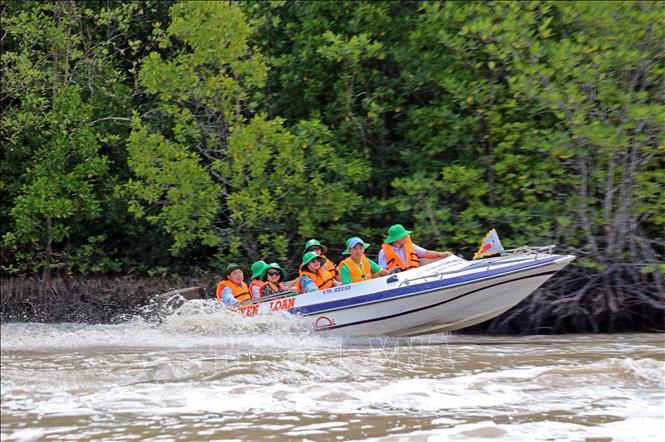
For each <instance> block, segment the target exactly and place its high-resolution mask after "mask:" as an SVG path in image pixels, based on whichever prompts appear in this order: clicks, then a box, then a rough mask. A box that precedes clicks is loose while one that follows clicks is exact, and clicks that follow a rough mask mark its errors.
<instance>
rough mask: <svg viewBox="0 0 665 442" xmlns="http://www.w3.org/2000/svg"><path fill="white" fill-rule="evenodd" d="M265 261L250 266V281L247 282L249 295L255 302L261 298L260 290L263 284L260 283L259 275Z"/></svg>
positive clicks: (263, 268) (261, 272)
mask: <svg viewBox="0 0 665 442" xmlns="http://www.w3.org/2000/svg"><path fill="white" fill-rule="evenodd" d="M267 265H268V264H266V262H265V261H256V262H255V263H254V264H252V280H251V281H250V282H249V293H250V294H251V295H252V299H254V300H257V299H259V298H260V297H261V288H262V287H263V285H264V284H265V283H264V282H262V281H261V275H262V274H263V271H264V270H265V268H266V266H267Z"/></svg>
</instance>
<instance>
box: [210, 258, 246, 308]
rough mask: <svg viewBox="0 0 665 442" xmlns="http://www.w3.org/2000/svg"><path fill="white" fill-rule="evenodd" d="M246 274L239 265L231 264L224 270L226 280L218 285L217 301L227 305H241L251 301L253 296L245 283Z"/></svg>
mask: <svg viewBox="0 0 665 442" xmlns="http://www.w3.org/2000/svg"><path fill="white" fill-rule="evenodd" d="M244 278H245V274H244V273H243V271H242V267H240V266H239V265H238V264H229V265H228V266H226V270H224V279H222V280H221V281H219V284H217V290H216V292H215V294H216V295H217V300H218V301H220V302H223V303H224V304H227V305H234V304H239V303H241V302H245V301H249V300H251V299H252V295H250V294H249V288H248V287H247V284H245V282H244V281H243V279H244Z"/></svg>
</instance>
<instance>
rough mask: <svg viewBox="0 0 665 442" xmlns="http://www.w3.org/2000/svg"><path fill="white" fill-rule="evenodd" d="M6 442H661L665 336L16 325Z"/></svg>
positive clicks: (4, 416) (7, 372)
mask: <svg viewBox="0 0 665 442" xmlns="http://www.w3.org/2000/svg"><path fill="white" fill-rule="evenodd" d="M1 330H2V340H1V344H2V362H1V366H0V368H1V374H2V381H1V397H0V399H1V425H0V427H1V428H0V432H1V438H2V440H3V441H32V440H58V441H61V440H118V441H126V440H159V441H171V440H192V441H200V440H340V441H341V440H380V441H420V440H422V441H438V440H456V441H472V440H473V441H487V440H497V441H498V440H501V441H504V440H510V441H559V440H561V441H568V440H573V441H652V440H653V441H656V440H658V441H660V440H663V439H662V437H663V435H665V403H664V400H665V392H664V389H665V349H664V345H665V337H664V335H662V334H634V335H567V336H531V337H487V336H465V335H433V336H424V337H419V338H412V339H399V340H398V339H388V338H371V339H370V338H366V339H360V338H339V337H326V336H323V335H320V334H315V333H311V332H309V331H308V323H305V322H303V321H302V320H300V319H299V318H295V317H292V316H288V315H286V314H285V315H284V316H273V315H271V316H270V317H269V318H246V319H242V318H237V317H236V315H232V314H229V313H227V312H222V311H211V310H210V309H206V308H201V306H199V308H198V309H197V308H194V307H192V308H189V309H188V310H185V311H180V312H178V314H176V315H173V316H172V317H169V318H167V319H166V320H165V321H164V322H162V323H161V324H159V325H156V324H150V323H146V322H145V321H143V320H141V319H138V318H135V319H132V320H129V321H127V322H124V323H121V324H117V325H86V324H35V323H28V324H25V323H5V324H2V326H1Z"/></svg>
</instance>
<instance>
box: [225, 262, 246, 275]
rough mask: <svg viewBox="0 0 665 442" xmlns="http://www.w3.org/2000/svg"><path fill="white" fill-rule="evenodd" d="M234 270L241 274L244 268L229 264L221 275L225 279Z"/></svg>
mask: <svg viewBox="0 0 665 442" xmlns="http://www.w3.org/2000/svg"><path fill="white" fill-rule="evenodd" d="M235 269H240V270H242V271H243V272H244V271H245V268H244V267H243V266H241V265H240V264H236V263H231V264H229V265H227V266H226V269H224V273H223V275H224V277H225V278H226V277H227V276H229V273H231V272H232V271H234V270H235Z"/></svg>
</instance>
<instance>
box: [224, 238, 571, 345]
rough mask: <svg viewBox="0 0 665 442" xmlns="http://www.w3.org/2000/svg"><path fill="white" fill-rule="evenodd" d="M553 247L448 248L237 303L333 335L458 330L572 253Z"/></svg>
mask: <svg viewBox="0 0 665 442" xmlns="http://www.w3.org/2000/svg"><path fill="white" fill-rule="evenodd" d="M552 249H553V246H549V247H541V248H522V249H516V250H514V251H513V253H511V254H507V255H504V256H497V257H493V258H487V259H482V260H466V259H463V258H461V257H459V256H455V255H450V256H449V257H447V258H445V259H441V260H438V261H434V262H431V263H429V264H425V265H422V266H421V267H418V268H414V269H410V270H406V271H403V272H401V273H396V274H392V275H388V276H383V277H379V278H375V279H371V280H369V281H362V282H358V283H355V284H349V285H341V286H338V287H333V288H329V289H326V290H319V291H316V292H310V293H305V294H301V295H298V296H288V295H286V294H277V295H276V296H273V297H271V298H266V299H262V300H261V301H260V302H254V303H250V304H244V305H240V306H238V307H235V310H237V311H239V312H240V313H242V314H243V315H244V316H254V315H262V314H271V313H273V312H277V311H288V312H289V313H293V314H296V315H300V316H305V317H308V318H311V319H312V327H313V328H314V329H315V330H317V331H320V332H323V333H326V334H334V335H345V336H394V337H407V336H416V335H423V334H431V333H439V332H447V331H453V330H458V329H462V328H465V327H469V326H472V325H475V324H478V323H481V322H484V321H487V320H489V319H492V318H495V317H497V316H499V315H501V314H502V313H504V312H505V311H507V310H509V309H510V308H512V307H514V306H515V305H517V304H518V303H519V302H521V301H522V300H523V299H525V298H526V297H528V296H529V295H530V294H531V293H533V292H534V291H535V290H536V289H537V288H538V287H540V286H541V285H542V284H543V283H545V281H547V280H548V279H550V278H551V277H552V276H553V275H554V274H555V273H556V272H558V271H559V270H561V269H562V268H564V267H565V266H566V265H568V264H569V263H570V262H571V261H573V260H574V259H575V257H574V256H572V255H557V254H553V253H552Z"/></svg>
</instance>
